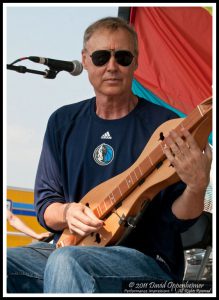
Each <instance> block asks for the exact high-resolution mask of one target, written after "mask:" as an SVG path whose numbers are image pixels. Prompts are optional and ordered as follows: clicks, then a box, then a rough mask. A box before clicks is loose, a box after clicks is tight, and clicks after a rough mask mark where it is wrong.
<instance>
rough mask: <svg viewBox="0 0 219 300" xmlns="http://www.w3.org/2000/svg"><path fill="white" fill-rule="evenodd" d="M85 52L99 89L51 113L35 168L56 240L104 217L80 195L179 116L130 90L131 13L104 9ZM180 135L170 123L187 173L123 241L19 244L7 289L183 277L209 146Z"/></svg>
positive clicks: (172, 146) (171, 154)
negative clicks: (184, 236) (126, 17)
mask: <svg viewBox="0 0 219 300" xmlns="http://www.w3.org/2000/svg"><path fill="white" fill-rule="evenodd" d="M82 61H83V66H84V69H86V70H87V72H88V76H89V80H90V82H91V84H92V86H93V88H94V92H95V97H94V98H92V99H88V100H85V101H82V102H79V103H76V104H72V105H67V106H64V107H62V108H60V109H58V110H57V111H56V112H54V113H53V114H52V116H51V117H50V119H49V122H48V126H47V130H46V134H45V138H44V144H43V149H42V153H41V158H40V162H39V166H38V171H37V176H36V184H35V206H36V211H37V216H38V220H39V222H40V224H41V225H42V226H44V227H45V228H46V229H48V230H49V231H52V232H55V233H56V234H55V239H54V241H55V242H57V240H58V239H59V237H60V234H61V232H62V231H63V229H65V228H69V230H70V232H71V233H75V234H78V235H80V236H82V237H85V236H87V235H88V234H90V233H93V232H97V231H98V230H99V229H100V228H102V227H103V226H104V221H103V220H100V219H98V218H97V217H96V215H95V214H94V213H93V211H92V210H91V209H90V208H89V207H88V206H85V205H83V204H81V203H79V201H80V199H81V198H82V197H83V196H84V195H85V194H86V193H87V192H88V191H89V190H91V189H92V188H94V187H95V186H97V185H98V184H100V183H101V182H104V181H106V180H107V179H109V178H111V177H113V176H115V175H118V174H119V173H121V172H123V171H124V170H126V169H127V168H128V167H130V166H131V165H132V164H133V163H134V162H135V161H136V159H137V158H138V157H139V155H140V154H141V152H142V150H143V149H144V147H145V145H146V144H147V142H148V140H149V139H150V136H151V135H152V133H153V132H154V130H155V129H156V128H157V127H158V126H159V125H160V124H162V123H163V122H165V121H166V120H168V119H171V118H176V115H175V114H174V113H172V112H171V111H169V110H166V109H164V108H162V107H160V106H156V105H154V104H151V103H150V102H148V101H145V100H143V99H141V98H138V97H137V96H135V95H134V94H133V93H132V91H131V84H132V79H133V73H134V71H135V70H136V68H137V66H138V46H137V36H136V33H135V31H134V30H133V29H132V28H131V27H130V26H129V25H127V24H126V22H125V21H123V20H121V19H119V18H105V19H101V20H99V21H97V22H95V23H94V24H92V25H91V26H89V27H88V29H87V30H86V31H85V35H84V47H83V51H82ZM182 134H183V137H184V138H185V140H184V139H183V138H182V137H180V136H179V135H178V134H177V133H176V132H175V131H171V133H170V134H169V136H168V137H166V139H165V141H166V147H165V149H164V153H165V154H166V156H167V158H168V159H169V161H170V162H171V163H172V164H173V166H174V167H175V169H176V172H177V173H178V175H179V177H180V179H181V180H182V182H180V183H178V184H174V185H172V186H170V187H168V188H166V189H165V190H163V191H161V192H160V193H158V194H157V195H156V196H155V198H154V199H153V201H151V203H150V204H149V206H148V208H147V209H146V210H145V212H144V215H143V216H142V217H141V219H140V220H139V222H138V224H137V226H136V228H135V229H134V230H133V232H131V233H130V236H128V237H127V238H126V239H124V241H123V242H121V244H120V245H116V246H109V247H96V246H86V247H83V246H70V247H63V248H59V249H56V250H55V245H50V244H49V245H48V244H45V243H38V244H35V245H29V246H27V247H23V248H20V249H16V250H14V249H12V250H11V251H10V252H9V254H8V290H9V291H10V292H44V293H98V292H102V293H104V292H106V293H109V292H122V291H123V284H124V281H125V280H130V281H133V280H153V281H154V280H172V279H176V280H181V279H182V276H183V271H184V270H183V250H182V245H181V241H180V232H181V231H183V230H186V229H187V228H188V227H189V226H191V225H192V224H193V223H194V222H195V221H196V220H197V218H198V216H199V215H200V214H201V213H202V210H203V205H204V195H205V190H206V187H207V185H208V182H209V172H210V165H211V151H210V149H209V147H207V148H206V151H205V152H204V153H202V152H201V151H200V149H199V148H198V146H197V144H196V142H195V141H194V139H193V137H192V136H191V135H190V134H189V132H188V131H186V130H184V131H183V132H182ZM18 257H19V258H18ZM15 259H16V260H15ZM24 260H25V263H24ZM15 274H16V275H15Z"/></svg>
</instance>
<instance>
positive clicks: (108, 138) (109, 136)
mask: <svg viewBox="0 0 219 300" xmlns="http://www.w3.org/2000/svg"><path fill="white" fill-rule="evenodd" d="M101 139H102V140H111V139H112V137H111V135H110V133H109V131H107V132H105V133H104V134H103V135H101Z"/></svg>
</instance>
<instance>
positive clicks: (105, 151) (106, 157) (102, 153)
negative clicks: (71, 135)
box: [93, 144, 114, 166]
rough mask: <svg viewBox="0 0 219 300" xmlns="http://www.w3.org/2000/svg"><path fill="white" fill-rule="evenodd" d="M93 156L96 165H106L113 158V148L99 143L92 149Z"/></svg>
mask: <svg viewBox="0 0 219 300" xmlns="http://www.w3.org/2000/svg"><path fill="white" fill-rule="evenodd" d="M93 157H94V160H95V162H96V163H97V164H98V165H100V166H106V165H108V164H110V163H111V161H112V160H113V157H114V151H113V148H112V147H111V146H109V145H107V144H101V145H99V146H98V147H97V148H96V149H95V150H94V154H93Z"/></svg>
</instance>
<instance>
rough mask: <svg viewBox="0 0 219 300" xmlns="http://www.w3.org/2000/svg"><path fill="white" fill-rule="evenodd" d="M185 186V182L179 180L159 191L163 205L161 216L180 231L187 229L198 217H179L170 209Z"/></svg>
mask: <svg viewBox="0 0 219 300" xmlns="http://www.w3.org/2000/svg"><path fill="white" fill-rule="evenodd" d="M185 188H186V184H185V183H184V182H182V181H180V182H178V183H176V184H174V185H171V186H169V187H168V188H166V189H165V190H163V191H161V201H162V205H163V213H162V218H163V220H164V221H165V222H168V223H169V224H170V225H171V226H173V228H174V229H175V230H176V231H179V232H180V233H182V232H184V231H186V230H188V228H189V227H191V226H192V225H193V224H195V222H196V221H197V220H198V219H199V217H197V218H193V219H188V220H183V219H179V218H177V217H176V216H175V215H174V213H173V211H172V204H173V202H174V201H175V200H176V199H177V198H178V197H179V196H180V195H181V194H182V193H183V192H184V190H185Z"/></svg>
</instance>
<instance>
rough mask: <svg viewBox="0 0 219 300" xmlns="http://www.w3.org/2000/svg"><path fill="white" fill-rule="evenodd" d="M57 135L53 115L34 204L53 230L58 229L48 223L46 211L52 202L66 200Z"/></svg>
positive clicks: (41, 217)
mask: <svg viewBox="0 0 219 300" xmlns="http://www.w3.org/2000/svg"><path fill="white" fill-rule="evenodd" d="M57 136H58V135H57V131H56V128H55V122H54V116H53V115H52V116H51V117H50V119H49V121H48V125H47V129H46V133H45V136H44V140H43V147H42V151H41V155H40V160H39V164H38V169H37V174H36V179H35V187H34V205H35V210H36V215H37V219H38V222H39V223H40V224H41V225H42V226H43V227H44V228H46V229H47V230H49V231H51V232H56V231H54V230H53V229H52V228H49V227H48V226H47V225H46V223H45V220H44V212H45V210H46V208H47V207H48V206H49V205H50V204H52V203H57V202H59V203H65V202H66V201H65V199H64V192H63V185H62V181H61V176H60V154H59V153H60V151H59V147H58V145H59V143H58V140H57V139H58V138H57Z"/></svg>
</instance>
